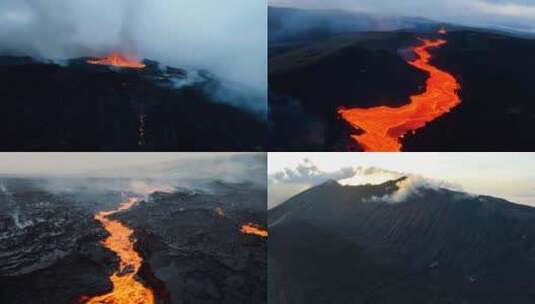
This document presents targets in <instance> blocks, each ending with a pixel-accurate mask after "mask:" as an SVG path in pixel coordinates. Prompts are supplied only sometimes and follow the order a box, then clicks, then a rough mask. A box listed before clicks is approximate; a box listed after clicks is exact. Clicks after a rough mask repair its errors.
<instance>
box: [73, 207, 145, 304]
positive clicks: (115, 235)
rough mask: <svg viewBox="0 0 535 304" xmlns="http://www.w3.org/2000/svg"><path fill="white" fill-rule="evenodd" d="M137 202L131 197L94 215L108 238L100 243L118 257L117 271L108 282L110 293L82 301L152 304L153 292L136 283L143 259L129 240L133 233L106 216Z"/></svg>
mask: <svg viewBox="0 0 535 304" xmlns="http://www.w3.org/2000/svg"><path fill="white" fill-rule="evenodd" d="M136 203H137V199H135V198H130V199H128V201H126V202H124V203H122V204H121V205H120V206H119V208H117V209H115V210H112V211H103V212H99V213H98V214H97V215H95V219H96V220H97V221H99V222H101V223H102V225H103V226H104V228H105V229H106V230H107V231H108V232H109V233H110V236H109V237H108V238H106V240H104V241H103V242H102V244H103V245H104V246H105V247H107V248H109V249H110V250H112V251H113V252H115V253H116V254H117V256H119V259H120V263H119V270H118V271H117V272H115V273H114V274H113V275H112V276H111V277H110V280H111V282H112V284H113V289H112V291H110V292H109V293H107V294H105V295H101V296H96V297H92V298H88V299H87V300H85V299H86V298H87V297H84V298H83V301H84V303H88V304H154V303H155V299H154V293H153V292H152V290H150V289H149V288H147V287H145V286H143V284H141V283H140V282H138V281H136V279H135V276H136V273H137V272H138V270H139V268H140V267H141V263H142V262H143V259H142V258H141V256H140V255H139V254H138V253H137V252H136V250H135V249H134V241H132V240H131V237H132V233H133V230H132V229H130V228H128V227H126V226H124V225H123V224H121V223H119V222H118V221H115V220H111V219H109V218H108V216H110V215H112V214H114V213H117V212H119V211H122V210H127V209H129V208H131V207H132V206H133V205H134V204H136Z"/></svg>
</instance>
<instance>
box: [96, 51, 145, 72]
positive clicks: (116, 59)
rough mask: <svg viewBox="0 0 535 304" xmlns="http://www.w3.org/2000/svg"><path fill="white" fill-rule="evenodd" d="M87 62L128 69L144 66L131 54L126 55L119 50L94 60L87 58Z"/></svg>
mask: <svg viewBox="0 0 535 304" xmlns="http://www.w3.org/2000/svg"><path fill="white" fill-rule="evenodd" d="M87 63H90V64H100V65H111V66H115V67H120V68H130V69H142V68H144V67H145V64H143V63H141V62H139V61H138V60H136V59H134V58H133V57H132V56H127V55H124V54H122V53H119V52H113V53H111V54H109V55H108V56H106V57H103V58H99V59H96V60H88V61H87Z"/></svg>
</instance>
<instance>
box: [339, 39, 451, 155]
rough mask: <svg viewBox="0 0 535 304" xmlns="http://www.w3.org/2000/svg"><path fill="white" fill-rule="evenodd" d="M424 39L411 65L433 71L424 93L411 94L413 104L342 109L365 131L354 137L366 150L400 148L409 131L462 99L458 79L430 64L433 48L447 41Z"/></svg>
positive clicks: (348, 118) (444, 111) (353, 124)
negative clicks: (395, 106)
mask: <svg viewBox="0 0 535 304" xmlns="http://www.w3.org/2000/svg"><path fill="white" fill-rule="evenodd" d="M420 40H421V41H422V44H421V45H419V46H416V47H415V48H414V52H415V53H416V55H418V57H417V58H416V59H414V60H412V61H409V64H410V65H412V66H414V67H416V68H418V69H420V70H422V71H426V72H428V73H429V78H428V79H427V81H426V87H425V91H424V92H423V93H421V94H418V95H413V96H411V97H410V103H409V104H407V105H404V106H401V107H399V108H391V107H386V106H379V107H373V108H368V109H361V108H351V109H343V108H341V109H339V110H338V113H339V114H340V116H341V117H342V118H343V119H344V120H346V121H347V122H348V123H349V124H350V125H351V126H353V127H354V128H356V129H360V130H362V131H363V133H362V134H360V135H352V136H351V137H352V138H353V139H354V140H355V141H357V142H358V143H359V144H360V145H361V146H362V148H363V149H364V151H400V150H401V146H402V145H401V142H400V140H401V139H402V138H403V136H404V135H405V134H407V132H411V131H412V132H415V131H416V130H417V129H420V128H422V127H424V126H425V125H426V124H427V123H428V122H430V121H432V120H434V119H436V118H437V117H440V116H442V115H444V114H445V113H447V112H449V111H450V110H451V109H452V108H453V107H455V106H457V105H458V104H459V103H460V102H461V100H460V98H459V95H458V94H457V90H458V89H459V88H460V85H459V83H458V82H457V80H456V79H455V78H454V77H453V76H452V75H451V74H449V73H447V72H445V71H442V70H440V69H438V68H437V67H435V66H433V65H431V64H429V61H430V59H431V54H429V49H430V48H435V47H439V46H442V45H444V44H446V40H442V39H439V40H428V39H420Z"/></svg>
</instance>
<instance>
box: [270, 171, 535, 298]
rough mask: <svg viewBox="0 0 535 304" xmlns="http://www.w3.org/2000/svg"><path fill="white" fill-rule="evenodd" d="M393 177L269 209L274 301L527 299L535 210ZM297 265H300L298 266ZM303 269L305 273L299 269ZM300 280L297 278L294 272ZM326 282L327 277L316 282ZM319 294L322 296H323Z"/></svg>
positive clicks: (326, 189)
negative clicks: (398, 198) (399, 195)
mask: <svg viewBox="0 0 535 304" xmlns="http://www.w3.org/2000/svg"><path fill="white" fill-rule="evenodd" d="M398 182H399V181H390V182H387V183H384V184H381V185H374V186H372V185H366V186H341V185H339V184H337V183H335V182H330V183H327V184H323V185H320V186H317V187H314V188H312V189H310V190H308V191H306V192H304V193H301V194H299V195H297V196H295V197H293V198H291V199H290V200H288V201H287V202H285V203H283V204H282V205H280V206H278V207H276V208H274V209H272V210H270V213H269V222H270V239H269V246H270V247H269V248H270V252H269V255H270V257H269V258H270V261H272V264H270V265H275V266H274V269H270V275H271V276H270V282H271V283H272V284H271V286H270V290H269V294H270V297H271V299H272V300H273V301H275V303H510V302H514V303H531V302H532V301H533V300H534V299H535V293H533V291H532V290H533V286H534V284H535V275H534V271H535V260H534V259H533V258H532V256H533V253H534V252H535V209H533V208H531V207H526V206H520V205H515V204H512V203H510V202H507V201H504V200H501V199H496V198H492V197H484V196H471V195H467V194H465V193H461V192H455V191H450V190H446V189H430V188H420V189H419V190H418V194H416V195H411V196H409V198H408V199H407V200H406V201H404V202H400V203H389V202H387V200H385V199H384V198H386V197H388V196H389V195H391V194H392V193H393V192H394V191H396V190H397V189H398V185H399V183H398ZM298 261H299V262H298ZM304 274H306V275H304ZM301 276H303V277H301ZM324 278H331V279H324ZM318 294H327V295H328V298H324V299H323V300H322V298H321V297H319V298H318V297H317V295H318Z"/></svg>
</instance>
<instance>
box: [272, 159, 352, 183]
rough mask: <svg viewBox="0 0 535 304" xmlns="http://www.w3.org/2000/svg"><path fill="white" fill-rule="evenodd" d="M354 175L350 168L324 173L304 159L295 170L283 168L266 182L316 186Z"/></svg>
mask: <svg viewBox="0 0 535 304" xmlns="http://www.w3.org/2000/svg"><path fill="white" fill-rule="evenodd" d="M355 173H356V171H355V169H353V168H351V167H346V168H341V169H339V170H336V171H334V172H325V171H322V170H320V169H319V168H318V167H317V166H316V165H314V164H313V163H312V162H311V161H310V160H309V159H306V158H305V159H304V160H303V162H302V163H301V164H299V165H297V167H296V168H295V169H291V168H285V169H284V170H283V171H280V172H276V173H274V174H271V175H270V176H269V179H268V181H269V183H287V184H310V185H317V184H320V183H322V182H325V181H327V180H337V181H338V180H342V179H346V178H350V177H353V176H355Z"/></svg>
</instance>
